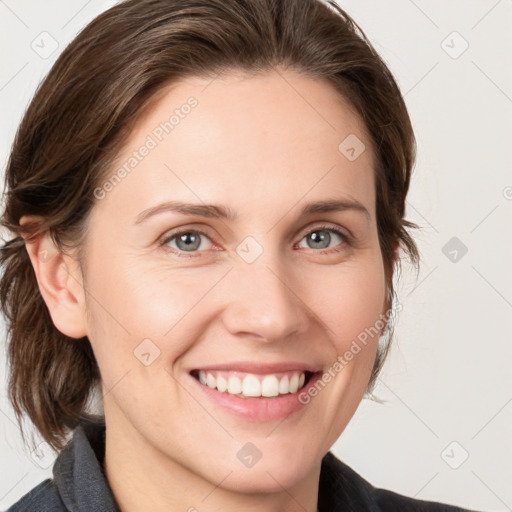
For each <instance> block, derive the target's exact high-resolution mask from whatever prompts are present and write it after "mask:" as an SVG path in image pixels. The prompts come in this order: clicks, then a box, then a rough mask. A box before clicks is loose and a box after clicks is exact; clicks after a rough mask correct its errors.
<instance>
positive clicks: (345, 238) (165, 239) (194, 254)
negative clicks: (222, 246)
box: [159, 225, 352, 258]
mask: <svg viewBox="0 0 512 512" xmlns="http://www.w3.org/2000/svg"><path fill="white" fill-rule="evenodd" d="M316 231H329V232H330V233H334V234H336V235H338V236H339V237H340V238H341V239H342V242H341V244H340V245H341V246H343V247H342V248H340V249H333V248H331V249H323V250H319V251H314V252H318V253H320V254H330V253H336V252H341V251H342V250H343V249H344V248H345V246H350V245H351V243H352V239H351V237H350V236H349V235H347V234H345V233H343V232H342V231H340V230H339V229H337V228H333V227H331V226H328V225H322V226H315V227H314V228H313V229H311V230H309V231H307V232H306V233H304V235H303V236H302V238H301V239H300V240H302V239H303V238H304V237H306V236H308V235H310V234H311V233H315V232H316ZM188 233H196V234H199V235H203V236H205V237H206V238H208V239H209V238H210V237H209V236H208V235H207V234H206V233H205V232H204V231H202V230H200V229H184V230H181V231H176V232H174V233H170V234H168V235H167V234H165V235H163V237H161V238H160V240H159V246H161V247H162V248H163V249H164V250H165V251H167V252H170V253H172V254H176V255H177V256H179V257H182V258H195V257H197V256H198V255H199V254H201V253H202V252H204V251H195V252H191V253H190V254H187V252H186V251H180V250H179V249H174V248H170V247H167V246H166V244H168V243H169V242H170V241H171V240H173V239H174V238H176V237H179V236H180V235H184V234H188Z"/></svg>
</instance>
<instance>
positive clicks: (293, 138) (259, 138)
mask: <svg viewBox="0 0 512 512" xmlns="http://www.w3.org/2000/svg"><path fill="white" fill-rule="evenodd" d="M120 169H124V172H121V173H119V172H118V171H119V170H120ZM109 171H110V174H108V173H107V175H106V177H107V179H108V177H109V176H113V175H115V174H121V175H122V178H121V179H120V180H115V181H116V183H115V185H114V186H113V187H110V191H109V193H108V194H107V197H106V198H105V199H106V200H104V201H102V202H101V203H102V204H101V205H100V207H102V208H107V207H111V208H115V209H116V211H117V212H118V213H120V214H126V215H130V214H133V212H134V209H136V208H138V207H147V206H150V205H151V203H156V202H158V201H161V200H169V199H176V200H183V201H192V200H193V201H194V202H202V201H204V202H211V203H219V204H228V205H229V206H230V208H232V209H233V210H234V211H236V212H238V213H239V214H240V215H241V216H243V215H244V212H246V213H248V214H249V212H248V211H247V210H248V209H249V208H256V207H257V208H259V209H260V210H261V211H264V212H266V213H267V214H269V213H271V212H274V213H277V211H276V208H278V207H281V208H284V207H287V208H289V207H291V206H292V205H293V204H298V203H300V202H302V201H304V202H307V201H312V200H318V199H319V198H325V196H326V195H329V196H336V197H337V196H340V195H343V196H345V197H351V198H354V199H357V200H359V201H360V202H362V203H363V204H365V206H366V207H367V209H368V210H369V211H370V212H371V214H372V216H374V193H375V192H374V185H373V184H374V177H373V174H374V171H373V154H372V150H371V148H370V139H369V137H368V135H367V132H366V129H365V126H364V123H363V122H362V120H361V119H360V117H359V116H358V115H356V114H355V112H354V111H353V109H352V108H351V106H350V104H349V103H348V102H347V101H346V100H345V99H344V98H343V97H342V96H341V95H340V94H339V93H338V92H337V91H336V90H335V89H334V87H333V86H332V85H331V84H330V83H328V82H326V81H323V80H316V79H312V78H310V77H308V76H305V75H302V74H300V73H298V72H296V71H291V70H286V71H284V70H279V71H277V70H272V71H269V72H265V73H260V74H257V75H247V74H242V73H240V72H230V73H223V74H221V75H220V76H217V77H208V78H202V77H188V78H186V79H183V80H181V81H179V82H177V83H174V84H172V85H171V86H168V87H166V88H165V89H163V90H161V91H160V92H159V93H158V95H157V96H155V101H153V103H152V105H151V108H150V109H148V110H146V111H145V112H144V115H143V116H141V117H140V118H139V120H138V122H137V123H136V125H135V127H134V129H133V132H132V133H131V135H130V137H129V139H128V141H127V142H126V144H125V146H124V148H123V149H122V150H121V151H120V153H119V155H118V158H117V160H116V162H115V163H114V165H113V166H112V167H111V169H110V170H109ZM132 216H133V215H132Z"/></svg>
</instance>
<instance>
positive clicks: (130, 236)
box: [84, 70, 388, 492]
mask: <svg viewBox="0 0 512 512" xmlns="http://www.w3.org/2000/svg"><path fill="white" fill-rule="evenodd" d="M172 116H173V117H172ZM166 123H167V124H166ZM347 137H348V139H347ZM340 144H341V146H340ZM362 144H364V145H365V147H366V150H365V149H364V146H363V145H362ZM143 148H146V149H143ZM123 166H124V172H123V171H118V170H119V169H120V168H123ZM113 175H115V176H116V177H114V178H111V179H110V182H109V183H110V185H109V184H105V185H104V186H102V187H101V190H100V189H97V190H96V196H97V197H98V200H97V203H96V204H95V206H94V208H93V210H92V212H91V217H90V223H89V232H88V238H87V241H86V246H85V247H86V253H85V260H86V264H87V275H86V279H85V289H86V290H87V294H86V295H85V299H86V301H87V305H88V313H89V314H88V315H85V314H84V322H86V323H85V326H86V327H85V329H86V331H87V335H88V336H89V339H90V341H91V343H92V346H93V349H94V353H95V355H96V358H97V360H98V364H99V367H100V371H101V376H102V379H103V391H104V393H105V395H104V408H105V416H106V422H107V432H108V433H107V439H110V440H111V442H112V443H113V445H114V444H115V446H116V447H117V448H119V449H123V448H127V449H128V450H131V451H130V453H131V456H132V457H135V458H138V459H139V462H140V466H139V467H140V468H145V470H146V471H147V472H148V473H152V478H156V479H158V478H159V474H160V469H162V468H164V467H167V468H176V467H180V468H182V469H183V471H186V472H190V474H191V475H195V476H196V477H200V478H203V479H206V480H209V481H210V482H212V483H214V485H218V483H219V481H221V480H222V484H221V487H224V488H228V489H236V490H238V491H245V492H250V491H264V490H267V491H271V490H282V488H283V487H284V488H289V487H290V486H292V485H294V484H297V483H299V482H300V481H301V480H302V479H304V478H306V477H307V475H308V474H309V475H311V473H312V472H313V471H318V469H319V466H320V462H321V458H322V456H323V455H324V454H325V453H326V452H327V451H328V450H329V449H330V447H331V446H332V444H333V443H334V442H335V441H336V439H337V438H338V437H339V435H340V434H341V432H342V431H343V430H344V428H345V427H346V425H347V423H348V422H349V420H350V418H351V417H352V415H353V414H354V412H355V410H356V408H357V406H358V404H359V402H360V400H361V398H362V395H363V393H364V391H365V388H366V386H367V384H368V381H369V377H370V373H371V370H372V367H373V363H374V359H375V354H376V349H377V343H378V338H379V336H378V335H374V336H373V337H372V336H368V335H366V337H365V336H364V334H362V333H365V332H368V329H370V328H372V327H373V326H375V325H376V324H377V325H379V319H382V315H384V314H385V313H386V310H387V307H388V304H386V300H385V296H386V294H385V277H384V268H383V261H382V255H381V252H380V247H379V241H378V233H377V223H376V211H375V187H374V167H373V156H372V151H371V149H370V141H369V138H368V136H367V134H366V132H365V128H364V126H363V124H362V122H361V121H360V120H359V118H358V117H357V116H356V115H355V114H354V113H353V112H352V111H351V110H350V108H349V107H348V105H347V104H346V103H345V102H344V101H343V100H342V99H341V98H340V96H339V95H338V93H337V92H336V91H335V90H334V89H333V88H332V86H331V85H329V84H328V83H327V82H323V81H316V80H313V79H311V78H307V77H305V76H304V75H300V74H298V73H296V72H293V71H290V70H288V71H280V72H279V73H277V72H267V73H265V74H261V75H258V76H247V75H246V76H243V75H241V74H235V73H232V72H230V73H227V72H226V73H224V74H223V75H221V76H220V77H218V78H216V79H214V80H212V79H200V78H189V79H187V80H184V81H181V82H179V83H178V84H175V85H174V86H172V87H169V88H167V89H166V90H165V91H164V93H163V94H162V96H161V97H160V99H159V100H158V102H157V103H156V104H155V106H154V107H153V108H152V109H151V110H150V111H148V112H147V113H146V115H145V116H144V117H143V118H142V119H141V120H140V121H139V122H138V124H137V125H136V129H135V130H134V131H133V133H132V134H131V136H130V139H129V141H128V143H127V144H126V145H125V148H124V150H123V151H122V152H121V153H120V154H119V157H118V161H117V164H116V165H115V166H113V167H112V169H111V172H110V173H108V176H107V179H109V178H110V177H112V176H113ZM169 202H173V203H180V204H186V205H188V206H187V209H188V210H189V213H183V212H182V213H180V212H178V211H173V208H172V205H168V207H166V206H165V204H166V203H169ZM324 202H343V203H346V206H347V207H346V208H337V209H334V210H333V209H329V208H324V209H322V207H321V206H317V207H312V206H311V205H313V204H316V203H318V204H320V203H324ZM162 205H164V206H162ZM191 205H195V210H194V208H193V207H192V206H191ZM207 205H211V206H207ZM351 205H352V206H351ZM353 205H356V206H353ZM174 206H176V205H174ZM305 209H307V211H306V212H303V210H305ZM224 214H226V216H224ZM331 230H334V231H331ZM336 230H337V231H339V233H340V234H337V233H336ZM177 233H181V235H177ZM381 324H382V322H380V325H381ZM381 326H382V325H381ZM381 330H382V329H381ZM374 331H375V329H374V330H373V331H372V332H374ZM361 336H362V337H363V338H365V340H366V342H365V343H362V342H361V340H362V339H363V338H362V337H361ZM354 341H355V342H356V344H357V345H354ZM356 346H359V350H357V348H355V347H356ZM347 351H348V352H349V353H350V354H351V355H352V357H350V354H348V355H347ZM337 361H338V364H336V362H337ZM340 361H343V362H340ZM251 365H252V366H251ZM340 366H341V368H340ZM199 370H201V371H203V372H205V373H204V374H203V375H204V376H206V378H207V379H208V382H207V384H202V383H201V382H200V381H199V380H198V379H197V378H196V376H194V375H195V374H196V372H197V371H199ZM208 370H210V372H208ZM303 372H308V373H305V376H306V377H308V378H309V380H307V381H306V383H305V387H303V388H302V389H299V390H298V391H295V392H294V390H295V389H296V385H297V378H299V384H302V379H301V378H300V374H301V373H303ZM309 372H315V374H314V375H313V378H310V377H309V375H310V374H309ZM208 373H210V374H211V376H210V377H208V376H207V374H208ZM294 374H296V375H297V377H293V375H294ZM323 375H326V376H327V377H324V380H322V376H323ZM329 375H330V376H331V377H330V378H329ZM286 379H288V381H289V385H291V388H290V387H289V386H287V385H286ZM319 379H320V380H319ZM208 384H210V385H213V386H218V387H219V388H220V390H218V389H214V388H211V387H210V386H209V385H208ZM226 386H229V388H228V390H224V389H225V387H226ZM237 386H242V389H243V390H244V392H245V393H246V394H248V395H251V394H254V395H258V394H259V393H260V392H261V389H263V392H264V393H265V394H270V395H272V394H275V393H276V392H279V391H281V393H280V395H279V396H277V397H275V396H273V397H272V396H271V397H259V398H258V397H256V396H253V397H251V398H247V397H240V396H239V395H238V396H236V393H239V392H240V388H237ZM312 387H315V389H316V393H315V390H313V391H311V392H309V391H308V390H310V389H312ZM222 390H224V391H222ZM229 391H231V392H232V393H230V392H229ZM108 442H109V441H107V443H108ZM228 475H229V476H228ZM225 477H226V478H225ZM224 478H225V480H223V479H224Z"/></svg>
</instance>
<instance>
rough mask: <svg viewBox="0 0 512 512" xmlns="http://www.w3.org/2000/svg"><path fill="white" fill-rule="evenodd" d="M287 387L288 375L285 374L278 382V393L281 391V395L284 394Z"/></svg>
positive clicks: (286, 391)
mask: <svg viewBox="0 0 512 512" xmlns="http://www.w3.org/2000/svg"><path fill="white" fill-rule="evenodd" d="M289 387H290V386H289V382H288V375H285V376H284V377H283V378H282V379H281V381H280V382H279V393H281V395H285V394H286V393H288V389H289Z"/></svg>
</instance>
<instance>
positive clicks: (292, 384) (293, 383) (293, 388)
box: [288, 373, 299, 393]
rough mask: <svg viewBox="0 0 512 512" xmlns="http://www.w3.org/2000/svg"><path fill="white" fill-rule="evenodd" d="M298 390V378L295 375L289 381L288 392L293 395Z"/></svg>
mask: <svg viewBox="0 0 512 512" xmlns="http://www.w3.org/2000/svg"><path fill="white" fill-rule="evenodd" d="M297 389H299V376H298V375H297V374H296V373H295V374H293V377H292V378H291V379H290V386H289V388H288V390H289V391H290V393H295V392H296V391H297Z"/></svg>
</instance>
